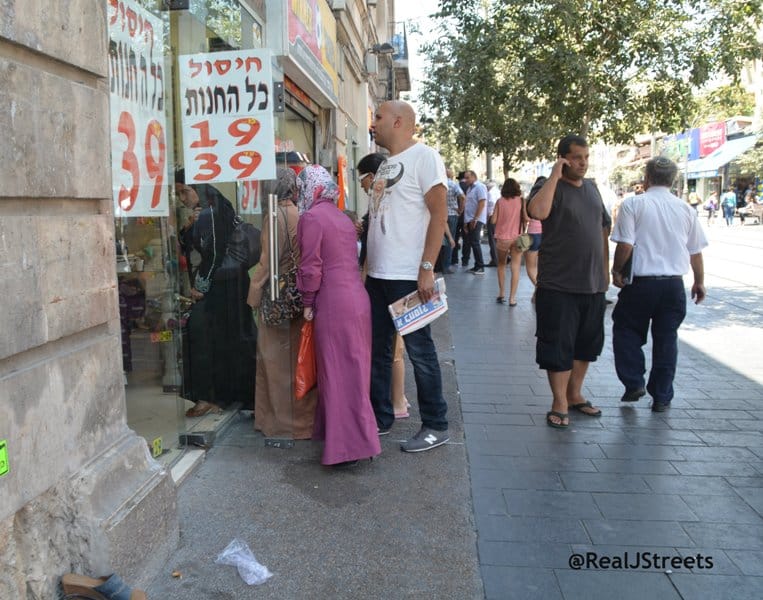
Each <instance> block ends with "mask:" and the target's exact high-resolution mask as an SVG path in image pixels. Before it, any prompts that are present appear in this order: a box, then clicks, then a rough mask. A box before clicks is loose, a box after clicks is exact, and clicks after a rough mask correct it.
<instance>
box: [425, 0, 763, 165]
mask: <svg viewBox="0 0 763 600" xmlns="http://www.w3.org/2000/svg"><path fill="white" fill-rule="evenodd" d="M762 4H763V2H762V1H761V0H755V1H751V2H743V1H739V0H683V1H679V0H623V1H621V2H612V0H534V1H533V2H527V0H441V1H440V10H439V13H438V14H437V16H438V17H440V20H439V25H438V38H437V39H436V40H435V41H433V42H431V43H429V44H426V45H425V46H424V48H423V51H424V54H425V56H426V59H427V62H428V63H429V64H428V68H427V72H428V73H429V77H428V79H427V80H426V81H425V82H424V84H423V90H422V100H423V102H424V104H425V105H426V106H427V107H428V110H427V112H428V113H429V114H430V115H431V116H432V117H433V118H434V120H435V121H436V122H437V123H438V129H441V130H442V131H443V132H446V131H451V130H455V131H456V132H457V140H456V141H457V143H458V144H459V146H463V145H470V146H473V147H475V148H477V149H478V150H480V151H482V152H492V153H494V154H501V155H502V156H503V157H504V172H508V170H509V169H510V168H511V166H512V165H514V164H516V163H518V162H520V161H524V160H534V159H536V158H538V157H548V155H549V153H550V151H551V150H552V149H553V144H554V141H555V140H557V139H558V138H559V137H561V136H562V135H564V134H567V133H573V132H574V133H580V134H582V135H585V136H588V137H589V138H590V139H592V140H596V139H600V140H604V141H607V142H611V143H630V142H631V141H632V140H633V137H634V136H635V135H636V134H639V133H644V132H652V131H665V132H674V131H680V130H682V129H684V128H686V127H687V126H688V124H689V123H690V122H691V120H692V119H694V118H696V114H697V112H698V107H697V105H696V100H695V97H696V96H697V95H698V93H699V91H700V90H702V89H703V87H704V86H706V85H707V84H708V82H710V81H713V80H717V79H719V78H721V77H723V78H726V79H727V80H729V81H731V82H732V84H734V83H736V82H737V81H738V79H739V76H740V74H741V72H742V68H743V67H744V66H745V65H746V64H749V62H750V61H752V60H753V59H756V58H760V57H761V55H762V53H761V45H760V44H759V42H758V41H757V39H756V38H757V32H758V31H759V30H760V28H761V23H762V22H763V7H762Z"/></svg>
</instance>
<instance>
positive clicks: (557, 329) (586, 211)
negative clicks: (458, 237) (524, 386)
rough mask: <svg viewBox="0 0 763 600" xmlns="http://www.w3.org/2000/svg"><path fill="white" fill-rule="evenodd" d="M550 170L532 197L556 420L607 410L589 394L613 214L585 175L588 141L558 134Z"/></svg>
mask: <svg viewBox="0 0 763 600" xmlns="http://www.w3.org/2000/svg"><path fill="white" fill-rule="evenodd" d="M557 154H558V158H557V161H556V163H555V164H554V166H553V168H552V170H551V175H550V176H549V178H548V179H547V180H546V183H545V184H544V185H543V187H542V188H541V189H540V191H539V192H538V193H537V194H535V196H533V197H532V199H531V200H530V202H529V204H528V207H527V208H528V212H529V213H530V216H531V217H533V218H535V219H538V220H540V221H542V223H543V244H541V247H540V251H539V253H538V284H537V288H536V298H535V312H536V318H537V326H536V332H535V336H536V338H537V340H536V349H535V360H536V362H537V363H538V366H539V367H540V368H541V369H544V370H545V371H546V373H547V375H548V381H549V384H550V386H551V394H552V396H553V403H552V405H551V410H550V411H548V413H546V423H547V424H548V425H549V426H550V427H555V428H557V429H565V428H567V427H568V426H569V423H570V419H569V410H570V409H571V410H574V411H577V412H578V413H580V414H583V415H586V416H589V417H598V416H601V410H599V409H598V408H596V407H595V406H593V405H592V404H591V403H590V402H589V401H587V400H586V399H585V398H584V397H583V395H582V388H583V381H584V379H585V375H586V372H587V371H588V364H589V363H590V362H593V361H595V360H596V359H597V358H598V356H599V354H601V351H602V348H603V347H604V309H605V306H606V304H605V297H604V294H605V292H606V291H607V288H608V287H609V242H608V239H609V230H610V227H611V224H612V221H611V219H610V217H609V214H608V213H607V210H606V208H605V207H604V202H603V201H602V198H601V195H600V194H599V190H598V188H597V187H596V184H595V183H594V182H593V181H592V180H590V179H585V174H586V172H587V171H588V154H589V153H588V142H586V140H585V138H583V137H581V136H579V135H567V136H565V137H564V138H562V139H561V140H560V141H559V145H558V148H557Z"/></svg>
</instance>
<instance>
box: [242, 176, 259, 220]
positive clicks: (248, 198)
mask: <svg viewBox="0 0 763 600" xmlns="http://www.w3.org/2000/svg"><path fill="white" fill-rule="evenodd" d="M236 196H237V198H238V214H240V215H261V214H262V204H261V203H260V182H259V181H253V180H249V181H241V182H239V184H238V189H237V190H236Z"/></svg>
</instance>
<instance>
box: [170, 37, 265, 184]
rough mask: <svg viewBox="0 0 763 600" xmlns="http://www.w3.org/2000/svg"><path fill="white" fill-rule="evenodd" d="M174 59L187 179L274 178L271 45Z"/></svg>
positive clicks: (195, 181)
mask: <svg viewBox="0 0 763 600" xmlns="http://www.w3.org/2000/svg"><path fill="white" fill-rule="evenodd" d="M178 61H179V63H178V66H179V71H180V99H181V107H182V108H181V114H182V123H183V158H184V166H185V177H186V183H213V182H216V181H247V180H252V179H257V180H262V179H273V178H275V173H276V165H275V162H276V161H275V135H274V129H273V76H272V69H271V64H270V61H271V56H270V51H269V50H267V49H257V50H235V51H231V52H215V53H211V54H192V55H184V56H180V57H179V59H178Z"/></svg>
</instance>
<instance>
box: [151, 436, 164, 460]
mask: <svg viewBox="0 0 763 600" xmlns="http://www.w3.org/2000/svg"><path fill="white" fill-rule="evenodd" d="M162 452H164V449H163V448H162V438H160V437H158V438H156V439H155V440H153V441H152V442H151V456H153V457H154V458H159V457H160V456H161V455H162Z"/></svg>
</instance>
